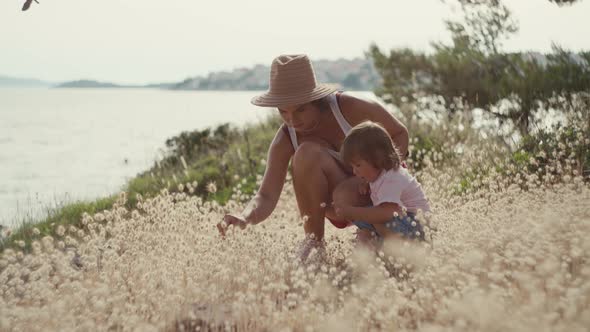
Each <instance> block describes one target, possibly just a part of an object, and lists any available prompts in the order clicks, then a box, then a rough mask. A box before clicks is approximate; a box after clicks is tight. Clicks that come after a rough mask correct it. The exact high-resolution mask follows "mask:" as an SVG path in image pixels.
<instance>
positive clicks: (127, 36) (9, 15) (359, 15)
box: [0, 0, 590, 84]
mask: <svg viewBox="0 0 590 332" xmlns="http://www.w3.org/2000/svg"><path fill="white" fill-rule="evenodd" d="M38 1H39V2H40V4H36V3H33V4H32V6H31V8H30V9H29V10H28V11H26V12H22V11H21V10H20V8H21V7H22V3H23V2H24V0H1V1H0V75H6V76H13V77H22V78H38V79H42V80H47V81H51V82H63V81H69V80H77V79H96V80H100V81H109V82H115V83H119V84H147V83H158V82H177V81H181V80H183V79H185V78H187V77H192V76H197V75H206V74H207V73H209V72H212V71H220V70H232V69H235V68H238V67H249V66H252V65H254V64H265V65H269V64H270V63H271V61H272V59H273V58H274V57H275V56H277V55H279V54H284V53H307V54H308V55H309V56H310V57H311V58H312V59H338V58H354V57H362V56H363V55H364V52H365V51H366V50H367V49H368V47H369V45H370V44H371V43H376V44H377V45H378V46H379V47H381V48H382V49H385V50H387V49H391V48H397V47H410V48H413V49H416V50H423V51H426V52H428V51H429V50H431V49H430V42H431V41H437V40H449V34H448V32H447V31H446V30H445V28H444V25H443V20H444V19H445V18H448V17H451V16H452V15H457V7H456V6H452V4H453V3H454V2H453V0H446V2H443V1H441V0H406V1H401V0H365V1H362V2H352V1H351V2H345V1H341V0H339V1H335V0H297V1H278V0H249V1H237V0H235V1H229V0H215V1H206V2H205V1H201V0H136V1H130V0H38ZM505 3H506V4H507V5H508V7H509V8H510V9H511V10H512V11H513V13H514V16H515V17H516V18H517V19H518V21H519V24H520V31H519V32H518V34H517V35H516V36H514V37H513V38H512V39H511V40H509V41H507V42H506V43H505V50H508V51H524V50H526V51H540V52H547V51H549V50H550V49H551V44H552V42H557V43H559V44H560V45H562V46H563V47H566V48H569V49H572V50H574V51H580V50H590V38H589V37H588V35H589V34H590V20H589V19H587V18H588V17H590V0H582V1H581V2H578V3H577V4H575V5H573V6H565V7H558V6H556V5H555V4H553V3H550V2H549V1H548V0H510V1H507V0H505ZM453 7H455V8H454V9H453Z"/></svg>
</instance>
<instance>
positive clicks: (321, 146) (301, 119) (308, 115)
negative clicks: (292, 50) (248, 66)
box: [218, 55, 408, 244]
mask: <svg viewBox="0 0 590 332" xmlns="http://www.w3.org/2000/svg"><path fill="white" fill-rule="evenodd" d="M251 102H252V104H254V105H257V106H263V107H277V109H278V111H279V114H280V115H281V118H282V119H283V122H284V124H283V125H282V126H281V127H280V128H279V129H278V130H277V133H276V135H275V137H274V139H273V141H272V143H271V144H270V147H269V149H268V158H267V165H266V171H265V173H264V177H263V179H262V183H261V185H260V188H259V189H258V192H257V193H256V195H255V196H254V198H253V199H252V200H251V201H250V203H249V204H248V205H247V206H246V208H245V209H244V211H243V212H242V213H240V214H227V215H225V217H224V221H223V222H221V223H219V224H218V228H219V230H220V231H221V232H222V234H224V233H225V230H226V228H227V227H228V226H229V225H236V226H239V227H242V228H243V227H245V226H246V225H247V224H257V223H259V222H261V221H263V220H264V219H266V218H267V217H268V216H269V215H270V214H271V213H272V211H273V210H274V208H275V206H276V204H277V202H278V199H279V196H280V195H281V191H282V189H283V185H284V183H285V177H286V174H287V169H288V166H289V162H290V161H291V163H292V171H293V185H294V189H295V195H296V198H297V204H298V207H299V211H300V213H301V216H303V219H304V226H303V228H304V230H305V233H306V235H313V236H308V237H307V238H308V239H309V238H311V241H316V242H317V243H318V244H319V243H321V240H322V239H323V237H324V217H327V218H328V219H330V221H331V222H332V223H333V224H334V225H335V226H336V227H339V228H343V227H346V226H347V225H348V222H346V221H342V220H340V221H339V220H338V217H337V216H336V214H335V212H334V209H333V207H332V205H331V204H330V203H332V202H334V203H340V204H341V205H353V206H367V205H369V204H370V199H369V197H368V196H366V195H365V196H363V195H360V193H359V190H358V188H359V185H360V181H361V180H359V179H358V178H356V177H353V176H352V171H351V169H350V168H349V166H347V165H345V164H344V163H343V162H342V160H341V159H340V156H339V154H338V152H337V151H339V150H340V146H341V144H342V142H343V140H344V137H345V135H346V133H347V132H348V131H349V130H350V129H351V128H352V127H353V126H355V125H357V124H359V123H361V122H363V121H366V120H371V121H374V122H378V123H380V124H381V125H382V126H383V127H384V128H385V129H386V130H387V132H388V134H389V135H390V136H391V138H392V140H393V141H394V142H395V144H396V146H397V147H398V149H399V151H400V154H401V155H402V156H405V155H406V154H407V151H408V131H407V129H406V128H405V126H404V125H403V124H402V123H400V122H399V121H398V120H397V119H396V118H395V117H394V116H392V115H391V114H390V113H389V112H388V111H387V110H386V109H384V108H383V107H382V106H381V105H379V104H378V103H376V102H372V101H366V100H363V99H359V98H356V97H353V96H350V95H347V94H343V93H338V92H336V88H334V87H331V86H329V85H326V84H318V83H317V82H316V78H315V73H314V70H313V66H312V64H311V61H310V60H309V58H308V57H307V56H306V55H281V56H279V57H277V58H275V59H274V61H273V63H272V66H271V73H270V84H269V90H268V91H267V92H266V93H264V94H262V95H259V96H256V97H254V98H253V99H252V101H251ZM314 239H315V240H314Z"/></svg>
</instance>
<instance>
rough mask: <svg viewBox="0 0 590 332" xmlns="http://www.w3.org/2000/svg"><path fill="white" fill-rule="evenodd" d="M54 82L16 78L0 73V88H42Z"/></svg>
mask: <svg viewBox="0 0 590 332" xmlns="http://www.w3.org/2000/svg"><path fill="white" fill-rule="evenodd" d="M54 84H55V83H51V82H46V81H42V80H38V79H34V78H17V77H10V76H2V75H0V88H44V87H50V86H52V85H54Z"/></svg>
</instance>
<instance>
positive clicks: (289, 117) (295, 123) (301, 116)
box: [278, 103, 320, 132]
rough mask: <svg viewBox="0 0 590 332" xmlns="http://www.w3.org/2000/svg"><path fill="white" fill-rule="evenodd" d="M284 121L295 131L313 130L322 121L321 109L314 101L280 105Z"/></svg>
mask: <svg viewBox="0 0 590 332" xmlns="http://www.w3.org/2000/svg"><path fill="white" fill-rule="evenodd" d="M278 110H279V114H281V118H283V121H284V122H285V123H286V124H287V125H288V126H290V127H293V128H294V129H295V131H299V132H305V131H310V130H313V129H314V128H315V127H317V125H318V123H319V121H320V110H319V108H318V107H317V106H315V105H313V104H312V103H307V104H302V105H288V106H280V107H278Z"/></svg>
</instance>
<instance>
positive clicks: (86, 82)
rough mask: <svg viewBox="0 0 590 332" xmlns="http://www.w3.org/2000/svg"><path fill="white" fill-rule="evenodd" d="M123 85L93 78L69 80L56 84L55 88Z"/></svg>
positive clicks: (116, 86) (114, 86)
mask: <svg viewBox="0 0 590 332" xmlns="http://www.w3.org/2000/svg"><path fill="white" fill-rule="evenodd" d="M123 87H124V86H122V85H118V84H113V83H107V82H99V81H93V80H78V81H70V82H64V83H61V84H59V85H57V86H56V88H123Z"/></svg>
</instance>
